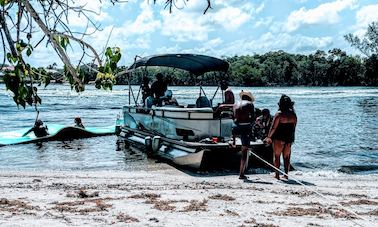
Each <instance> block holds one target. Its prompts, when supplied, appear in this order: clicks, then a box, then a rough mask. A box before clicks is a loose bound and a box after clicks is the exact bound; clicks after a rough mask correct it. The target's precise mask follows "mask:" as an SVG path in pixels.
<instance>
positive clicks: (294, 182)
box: [281, 179, 315, 186]
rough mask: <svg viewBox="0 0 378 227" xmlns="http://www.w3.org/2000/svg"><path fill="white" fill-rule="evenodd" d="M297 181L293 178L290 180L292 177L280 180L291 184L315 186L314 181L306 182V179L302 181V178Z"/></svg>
mask: <svg viewBox="0 0 378 227" xmlns="http://www.w3.org/2000/svg"><path fill="white" fill-rule="evenodd" d="M298 181H299V182H297V181H295V180H292V179H288V180H281V182H282V183H284V184H291V185H302V184H304V185H306V186H315V184H314V183H311V182H308V181H302V180H298Z"/></svg>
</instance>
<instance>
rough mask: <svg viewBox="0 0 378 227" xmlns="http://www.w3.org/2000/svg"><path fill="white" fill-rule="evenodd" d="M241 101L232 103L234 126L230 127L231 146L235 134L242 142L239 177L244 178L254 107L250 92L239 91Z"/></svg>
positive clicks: (253, 99)
mask: <svg viewBox="0 0 378 227" xmlns="http://www.w3.org/2000/svg"><path fill="white" fill-rule="evenodd" d="M239 95H240V98H241V101H240V102H237V103H236V104H235V105H234V108H233V112H234V123H235V124H234V126H233V127H232V135H233V146H235V136H236V135H240V139H241V142H242V147H241V154H242V155H241V159H240V172H239V179H246V176H245V175H244V173H245V170H246V168H247V165H248V147H249V146H250V142H251V134H252V125H253V123H254V120H255V108H254V106H253V101H255V98H254V97H253V95H252V93H251V92H245V91H241V92H240V94H239Z"/></svg>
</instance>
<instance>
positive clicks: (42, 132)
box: [22, 119, 49, 137]
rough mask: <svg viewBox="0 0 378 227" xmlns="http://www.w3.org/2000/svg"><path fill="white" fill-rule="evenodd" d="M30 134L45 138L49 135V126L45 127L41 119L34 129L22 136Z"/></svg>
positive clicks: (36, 122) (37, 121)
mask: <svg viewBox="0 0 378 227" xmlns="http://www.w3.org/2000/svg"><path fill="white" fill-rule="evenodd" d="M30 132H34V135H35V136H36V137H44V136H47V135H49V133H48V129H47V126H43V121H42V120H40V119H37V120H36V121H35V123H34V126H33V128H31V129H29V130H28V131H27V132H25V133H24V134H23V135H22V136H23V137H24V136H26V135H27V134H29V133H30Z"/></svg>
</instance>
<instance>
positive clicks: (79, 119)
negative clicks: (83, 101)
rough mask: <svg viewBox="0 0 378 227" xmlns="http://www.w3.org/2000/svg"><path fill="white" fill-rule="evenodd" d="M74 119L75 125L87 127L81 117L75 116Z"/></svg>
mask: <svg viewBox="0 0 378 227" xmlns="http://www.w3.org/2000/svg"><path fill="white" fill-rule="evenodd" d="M74 121H75V127H79V128H85V127H84V125H83V123H82V121H81V118H80V117H75V120H74Z"/></svg>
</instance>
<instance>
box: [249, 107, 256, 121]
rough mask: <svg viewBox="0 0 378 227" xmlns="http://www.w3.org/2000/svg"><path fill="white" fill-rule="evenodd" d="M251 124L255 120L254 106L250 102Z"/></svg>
mask: <svg viewBox="0 0 378 227" xmlns="http://www.w3.org/2000/svg"><path fill="white" fill-rule="evenodd" d="M250 114H251V116H250V117H251V125H253V124H254V123H255V121H256V118H255V106H254V105H253V104H252V103H251V113H250Z"/></svg>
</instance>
